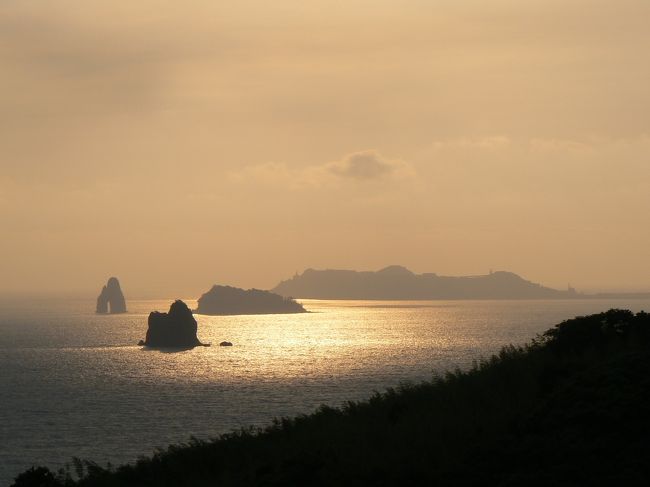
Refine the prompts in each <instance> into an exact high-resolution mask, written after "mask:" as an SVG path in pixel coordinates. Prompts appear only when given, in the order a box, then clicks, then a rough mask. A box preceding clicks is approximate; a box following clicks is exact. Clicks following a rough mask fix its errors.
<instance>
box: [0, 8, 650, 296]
mask: <svg viewBox="0 0 650 487" xmlns="http://www.w3.org/2000/svg"><path fill="white" fill-rule="evenodd" d="M649 24H650V2H648V1H647V0H617V1H612V0H609V1H603V0H561V1H560V0H491V1H490V2H486V1H484V0H453V1H452V0H428V1H424V0H399V1H397V0H395V1H388V0H372V1H370V0H368V1H366V0H346V1H344V2H343V1H340V2H338V1H332V0H330V1H322V0H311V1H309V2H305V1H304V0H303V1H298V0H295V1H294V0H274V1H273V2H268V1H253V0H241V1H238V2H221V1H214V0H210V1H208V0H205V1H204V0H187V1H185V2H177V1H174V2H172V1H166V0H155V1H154V0H140V1H138V2H132V1H122V0H111V1H104V0H96V1H93V2H87V1H84V0H56V1H53V0H39V1H36V0H0V169H1V170H0V225H1V227H0V228H1V233H0V257H1V258H0V277H1V279H0V293H2V294H21V293H44V294H48V293H50V294H74V295H80V296H82V295H83V296H93V295H95V294H97V292H98V291H99V288H100V287H101V285H102V284H104V283H105V281H106V279H107V278H108V277H109V276H113V275H114V276H117V277H119V278H120V280H121V282H122V287H123V288H124V290H125V292H126V294H127V298H128V297H130V296H132V297H198V295H200V294H201V293H202V292H204V291H206V290H207V289H208V288H209V287H210V286H211V285H212V284H216V283H218V284H230V285H235V286H240V287H245V288H250V287H257V288H270V287H273V286H274V285H275V284H277V283H278V282H279V281H280V280H281V279H285V278H288V277H291V276H292V275H293V274H294V273H295V272H302V271H303V270H304V269H306V268H310V267H311V268H321V269H324V268H338V269H358V270H375V269H380V268H382V267H384V266H387V265H391V264H401V265H404V266H406V267H408V268H410V269H411V270H413V271H415V272H436V273H438V274H444V275H467V274H472V275H474V274H484V273H488V272H489V271H490V269H493V270H509V271H513V272H516V273H518V274H520V275H522V276H523V277H525V278H527V279H530V280H532V281H535V282H539V283H542V284H545V285H548V286H553V287H558V288H565V287H566V286H567V284H569V283H570V284H571V285H573V286H574V287H576V288H578V289H579V290H587V291H588V290H648V291H650V259H648V255H650V225H648V215H649V214H650V117H648V113H650V90H648V86H650V56H648V46H650V29H648V25H649Z"/></svg>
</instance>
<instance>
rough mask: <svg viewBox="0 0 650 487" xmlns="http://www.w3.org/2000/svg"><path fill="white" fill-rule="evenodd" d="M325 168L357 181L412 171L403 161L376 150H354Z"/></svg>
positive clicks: (332, 172) (388, 176)
mask: <svg viewBox="0 0 650 487" xmlns="http://www.w3.org/2000/svg"><path fill="white" fill-rule="evenodd" d="M325 169H326V170H327V171H329V172H330V173H331V174H334V175H335V176H338V177H341V178H349V179H354V180H356V181H374V180H378V179H385V178H390V177H393V176H397V175H400V174H402V175H405V173H410V172H411V171H410V169H411V168H410V167H409V166H408V165H407V164H406V163H404V162H403V161H400V160H391V159H386V158H385V157H383V156H382V155H381V154H379V152H377V151H375V150H365V151H360V152H353V153H352V154H348V155H346V156H345V157H343V159H341V160H340V161H335V162H330V163H328V164H326V165H325Z"/></svg>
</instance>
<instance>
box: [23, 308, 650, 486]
mask: <svg viewBox="0 0 650 487" xmlns="http://www.w3.org/2000/svg"><path fill="white" fill-rule="evenodd" d="M648 411H650V315H648V314H646V313H639V314H637V315H634V314H633V313H631V312H630V311H623V310H610V311H608V312H606V313H601V314H597V315H592V316H587V317H580V318H575V319H572V320H569V321H565V322H563V323H562V324H560V325H558V326H556V327H555V328H552V329H551V330H549V331H547V332H546V333H544V335H542V336H540V337H539V338H538V339H536V340H534V341H533V343H531V344H529V345H527V346H525V347H513V346H509V347H506V348H504V349H503V350H502V351H501V352H500V353H499V354H498V356H494V357H492V358H491V359H489V360H486V361H484V362H482V363H480V364H477V365H475V366H474V367H473V368H472V369H471V370H469V371H467V372H461V371H455V372H449V373H447V374H446V375H445V376H442V377H436V378H434V379H433V380H432V381H431V382H427V383H422V384H418V385H410V386H403V387H401V388H399V389H397V390H392V389H391V390H388V391H387V392H385V393H383V394H376V395H375V396H373V397H372V398H370V399H369V400H367V401H363V402H349V403H347V404H345V405H344V406H343V407H342V408H340V409H335V408H331V407H325V406H323V407H321V408H320V409H319V410H318V411H317V412H315V413H313V414H310V415H306V416H299V417H296V418H293V419H286V418H285V419H281V420H276V421H275V422H274V424H273V425H272V426H270V427H268V428H266V429H264V430H245V431H239V432H235V433H231V434H227V435H224V436H222V437H220V438H219V439H215V440H212V441H199V440H191V441H190V442H189V443H188V444H185V445H176V446H170V447H169V448H168V449H167V450H164V451H160V452H158V453H156V454H155V455H154V456H153V457H152V458H146V459H140V460H138V461H137V462H136V463H135V464H134V465H124V466H121V467H117V468H104V467H100V466H98V465H97V464H95V463H92V462H89V461H79V460H77V461H75V468H74V469H73V470H75V471H76V472H77V474H76V476H75V477H74V478H73V477H72V474H71V473H70V472H66V471H61V472H59V473H57V474H55V473H52V472H50V471H49V470H47V469H46V468H45V467H39V468H35V469H32V470H28V471H26V472H24V473H23V474H21V475H20V476H19V477H18V478H17V480H16V483H15V484H14V486H15V487H24V486H34V485H46V486H57V487H59V486H178V485H188V486H189V485H192V486H207V485H219V486H235V485H237V486H241V485H245V486H281V485H301V486H305V485H306V486H325V485H348V486H356V485H384V486H389V485H390V486H397V485H444V486H458V485H466V486H470V485H472V486H474V485H489V486H493V485H497V486H548V485H554V486H556V485H562V486H583V485H603V486H605V485H607V486H610V485H611V486H614V485H625V486H631V485H634V486H636V485H647V482H648V480H649V479H650V467H648V465H650V446H648V437H649V435H650V414H648ZM79 476H80V478H79ZM39 481H42V482H41V483H38V482H39Z"/></svg>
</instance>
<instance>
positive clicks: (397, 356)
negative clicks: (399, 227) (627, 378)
mask: <svg viewBox="0 0 650 487" xmlns="http://www.w3.org/2000/svg"><path fill="white" fill-rule="evenodd" d="M187 302H188V304H189V305H190V306H192V307H194V306H195V304H196V303H195V302H193V301H191V300H187ZM128 304H129V310H130V312H129V313H128V314H126V315H116V316H98V315H95V314H94V312H93V311H94V302H91V301H74V302H64V303H61V302H58V303H54V302H47V301H40V302H36V303H34V302H31V303H29V304H27V303H21V302H15V301H14V302H1V301H0V485H6V484H8V483H10V481H11V479H12V478H13V477H14V476H15V475H16V474H17V473H19V472H21V471H23V470H24V469H25V468H28V467H29V466H31V465H32V464H45V465H49V466H50V467H55V468H58V467H60V466H62V465H63V464H65V463H66V462H69V461H70V459H71V457H72V456H78V457H82V458H87V459H92V460H94V461H97V462H99V463H105V462H108V461H110V462H112V463H123V462H128V461H132V460H134V459H136V458H137V457H138V456H139V455H149V454H151V453H152V451H153V450H154V449H155V448H156V447H164V446H166V445H168V444H170V443H177V442H182V441H186V440H188V439H189V437H190V436H191V435H194V436H197V437H200V438H209V437H213V436H215V435H218V434H220V433H224V432H228V431H231V430H233V429H235V428H240V427H243V426H249V425H260V426H261V425H265V424H268V423H269V422H270V421H271V419H272V418H273V417H280V416H286V415H295V414H299V413H308V412H310V411H312V410H314V409H315V408H316V407H318V406H319V405H320V404H329V405H335V406H336V405H340V404H341V403H342V402H343V401H346V400H353V399H363V398H366V397H368V396H369V395H370V394H372V392H373V391H382V390H384V389H385V388H387V387H391V386H396V385H399V384H400V383H401V382H409V381H410V382H417V381H422V380H426V379H429V378H430V377H431V376H432V374H433V372H434V371H444V370H445V369H449V368H453V367H456V366H460V367H466V366H468V365H469V364H471V362H472V360H474V359H479V358H481V357H487V356H489V355H490V354H491V353H493V352H496V351H498V350H499V349H500V348H501V347H502V346H503V345H506V344H510V343H513V344H522V343H525V342H527V341H529V340H530V339H531V338H533V337H534V336H535V335H536V334H538V333H540V332H543V331H544V330H546V329H548V328H549V327H550V326H552V325H554V324H556V323H558V322H560V321H562V320H564V319H567V318H571V317H573V316H576V315H583V314H588V313H593V312H599V311H603V310H606V309H609V308H611V307H619V308H628V309H632V310H633V311H640V310H642V309H646V310H650V301H641V300H630V301H612V300H607V301H594V300H585V301H582V300H579V301H432V302H422V301H418V302H384V301H382V302H377V301H370V302H369V301H365V302H361V301H316V300H305V301H303V304H304V305H305V307H306V308H307V309H308V310H310V311H311V313H309V314H301V315H262V316H231V317H210V316H202V315H198V316H197V321H198V323H199V338H200V339H201V340H202V341H204V342H212V344H213V346H212V347H209V348H203V347H199V348H195V349H193V350H190V351H183V352H177V353H168V352H163V351H153V350H146V349H143V348H142V347H138V346H136V343H137V342H138V340H140V339H142V338H144V335H145V332H146V321H147V315H148V313H149V312H150V311H152V310H160V311H167V309H168V307H169V304H170V301H167V300H166V301H130V302H129V303H128ZM223 340H228V341H231V342H233V343H234V346H233V347H229V348H224V347H219V346H214V345H216V344H218V343H219V342H220V341H223Z"/></svg>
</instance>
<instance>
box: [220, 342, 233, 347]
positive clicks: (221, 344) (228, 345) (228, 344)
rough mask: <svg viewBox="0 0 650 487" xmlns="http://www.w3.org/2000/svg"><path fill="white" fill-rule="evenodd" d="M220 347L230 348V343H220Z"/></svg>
mask: <svg viewBox="0 0 650 487" xmlns="http://www.w3.org/2000/svg"><path fill="white" fill-rule="evenodd" d="M219 346H220V347H232V342H221V343H220V344H219Z"/></svg>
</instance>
